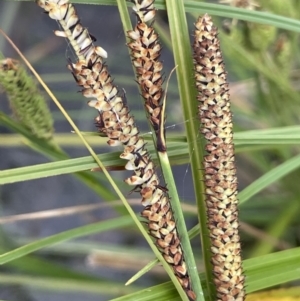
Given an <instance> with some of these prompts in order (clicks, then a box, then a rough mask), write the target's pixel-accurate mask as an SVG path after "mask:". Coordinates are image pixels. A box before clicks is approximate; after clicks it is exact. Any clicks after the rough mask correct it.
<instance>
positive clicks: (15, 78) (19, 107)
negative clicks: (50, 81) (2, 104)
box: [0, 58, 54, 140]
mask: <svg viewBox="0 0 300 301" xmlns="http://www.w3.org/2000/svg"><path fill="white" fill-rule="evenodd" d="M0 85H1V86H2V87H3V89H4V91H5V92H6V93H7V95H8V98H9V102H10V106H11V108H12V110H13V113H14V115H15V117H16V118H17V119H18V120H19V121H20V122H21V123H22V124H23V125H24V126H25V127H26V128H27V129H29V130H30V131H31V132H32V134H34V135H35V136H36V137H37V138H41V139H47V140H50V139H52V134H53V131H54V130H53V120H52V116H51V113H50V111H49V108H48V106H47V104H46V102H45V99H44V98H43V96H42V95H41V92H40V91H39V90H38V88H37V86H36V83H35V82H34V80H33V79H32V78H31V77H30V76H29V75H28V74H27V72H26V70H25V69H24V68H23V67H22V66H21V65H20V64H19V62H18V61H16V60H13V59H10V58H7V59H4V60H2V61H0Z"/></svg>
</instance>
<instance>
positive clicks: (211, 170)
mask: <svg viewBox="0 0 300 301" xmlns="http://www.w3.org/2000/svg"><path fill="white" fill-rule="evenodd" d="M195 27H196V30H195V41H194V63H195V79H196V86H197V89H198V100H199V103H200V105H199V118H200V122H201V124H202V127H201V132H202V134H203V135H204V137H205V139H206V148H205V149H206V152H207V155H206V156H205V157H204V182H205V189H206V190H205V195H206V205H207V220H208V228H209V233H210V234H209V235H210V242H211V252H212V259H211V261H212V265H213V275H214V283H215V286H216V293H217V298H216V300H218V301H243V300H244V299H245V288H244V281H245V277H244V275H243V269H242V259H241V243H240V236H239V232H238V226H239V224H238V208H237V206H238V199H237V193H238V191H237V176H236V167H235V156H234V145H233V134H232V113H231V110H230V102H229V93H228V83H227V78H226V77H227V73H226V71H225V67H224V63H223V58H222V54H221V50H220V42H219V39H218V37H217V29H216V27H214V26H213V23H212V20H211V18H210V17H209V16H208V15H204V16H203V17H202V18H199V19H198V21H197V22H196V24H195Z"/></svg>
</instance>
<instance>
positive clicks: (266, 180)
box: [239, 155, 300, 204]
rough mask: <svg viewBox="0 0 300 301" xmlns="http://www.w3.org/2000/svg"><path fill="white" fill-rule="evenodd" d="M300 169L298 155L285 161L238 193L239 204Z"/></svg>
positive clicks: (299, 156) (299, 157)
mask: <svg viewBox="0 0 300 301" xmlns="http://www.w3.org/2000/svg"><path fill="white" fill-rule="evenodd" d="M299 167H300V155H298V156H295V157H293V158H291V159H289V160H286V161H285V162H283V163H282V164H280V165H279V166H277V167H275V168H273V169H272V170H270V171H269V172H267V173H265V174H264V175H263V176H261V177H260V178H258V179H257V180H255V181H254V182H253V183H251V184H250V185H249V186H247V187H246V188H245V189H244V190H242V191H241V192H240V193H239V200H240V204H243V203H244V202H246V201H248V200H249V199H250V198H251V197H252V196H254V195H255V194H257V193H258V192H260V191H262V190H263V189H265V188H266V187H268V186H269V185H271V184H272V183H274V182H276V181H278V180H279V179H281V178H282V177H284V176H286V175H287V174H289V173H291V172H292V171H294V170H296V169H297V168H299Z"/></svg>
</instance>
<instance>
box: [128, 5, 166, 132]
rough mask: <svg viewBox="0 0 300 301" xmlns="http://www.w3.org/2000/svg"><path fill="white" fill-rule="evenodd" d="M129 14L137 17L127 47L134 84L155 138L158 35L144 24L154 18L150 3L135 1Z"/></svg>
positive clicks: (159, 106)
mask: <svg viewBox="0 0 300 301" xmlns="http://www.w3.org/2000/svg"><path fill="white" fill-rule="evenodd" d="M132 2H133V3H134V7H133V10H134V12H135V14H136V16H137V24H136V26H135V28H134V29H133V30H131V31H129V32H128V37H129V38H130V39H131V42H129V43H128V47H129V48H130V50H131V56H132V62H133V65H134V67H135V69H136V73H137V81H138V83H139V85H140V88H141V93H142V96H143V98H144V100H145V107H146V110H147V112H148V114H149V119H150V122H151V125H152V126H153V129H154V131H155V132H156V133H157V134H158V130H159V125H160V122H161V121H162V122H164V120H161V110H162V104H161V100H162V96H163V89H162V83H163V79H162V74H161V71H162V68H163V64H162V62H160V61H159V57H160V52H161V45H160V43H159V40H158V35H157V33H156V32H155V30H154V28H153V27H152V26H151V25H148V24H147V23H146V22H149V21H152V22H153V18H154V17H155V9H154V5H153V1H135V0H132Z"/></svg>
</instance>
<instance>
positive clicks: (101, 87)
mask: <svg viewBox="0 0 300 301" xmlns="http://www.w3.org/2000/svg"><path fill="white" fill-rule="evenodd" d="M146 2H148V3H147V5H146V6H145V7H144V6H143V5H144V3H145V1H139V2H138V3H139V6H136V7H135V9H136V11H138V10H139V8H140V7H142V8H143V9H146V10H147V9H149V4H150V2H149V0H147V1H146ZM37 3H38V5H39V6H41V7H42V8H43V9H44V10H45V11H46V12H47V13H48V14H49V16H50V17H51V18H52V19H54V20H57V21H58V22H59V23H60V25H61V28H62V30H61V31H59V32H56V35H57V36H60V37H64V38H67V39H68V40H69V42H70V44H71V45H72V47H73V48H74V50H75V52H76V54H77V57H78V61H77V62H75V63H72V62H69V65H68V68H69V69H70V70H71V72H72V74H73V76H74V78H75V80H76V82H77V84H78V85H79V86H80V87H81V88H82V90H81V91H82V94H83V95H84V96H85V97H87V98H90V101H89V102H88V104H89V106H91V107H93V108H95V109H96V110H97V111H98V116H97V117H96V119H95V120H96V126H97V127H98V128H99V131H100V132H101V133H102V134H104V135H105V136H107V137H108V142H107V143H108V144H109V145H110V146H118V145H123V147H124V150H123V153H122V154H121V155H120V157H121V158H122V159H125V160H127V161H128V162H127V164H126V165H125V168H126V169H127V170H131V171H133V175H132V176H131V177H129V178H127V179H126V180H125V182H126V183H127V184H129V185H132V186H134V188H133V191H136V192H139V193H140V195H141V197H142V204H143V205H144V206H145V208H144V210H143V211H142V213H141V215H142V216H143V217H144V218H145V219H146V220H147V224H148V228H149V233H150V235H151V236H153V237H154V238H155V243H156V246H157V248H158V249H159V250H160V251H161V253H162V255H163V257H164V259H165V260H166V261H167V262H168V263H169V264H170V265H171V266H172V268H173V271H174V274H175V275H176V277H177V279H178V281H179V282H180V284H181V286H182V287H183V289H184V290H185V292H186V294H187V296H188V297H189V299H190V300H195V298H196V297H195V293H194V292H193V291H192V289H191V282H190V278H189V274H188V271H187V265H186V262H185V260H184V256H183V250H182V246H181V242H180V238H179V235H178V232H177V228H176V222H175V218H174V215H173V212H172V208H171V205H170V197H169V195H168V190H167V188H166V187H163V186H161V185H160V181H159V177H158V175H157V173H156V171H155V166H154V163H153V161H152V159H151V157H150V155H149V153H148V151H147V150H146V148H145V141H144V140H143V138H142V137H140V135H139V130H138V128H137V127H136V125H135V122H134V119H133V117H132V116H131V115H130V113H129V108H128V106H127V101H126V100H125V97H124V96H120V94H119V91H118V89H117V87H116V86H115V85H114V83H113V80H112V78H111V75H110V73H109V71H108V69H107V66H106V65H105V64H104V63H103V59H104V58H106V56H107V53H106V51H105V50H103V49H102V48H101V47H100V48H99V47H96V46H94V44H93V42H94V41H95V39H94V38H92V37H91V35H90V34H89V33H88V31H87V29H86V28H84V27H83V26H82V25H81V24H80V20H79V17H78V16H77V14H76V10H75V8H74V6H73V5H72V4H71V3H70V2H69V1H68V0H38V1H37ZM150 6H151V4H150ZM151 16H152V13H151V11H149V10H148V12H146V19H148V18H151ZM76 28H77V29H76Z"/></svg>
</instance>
